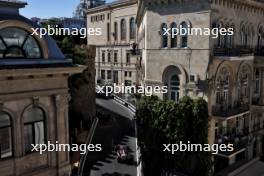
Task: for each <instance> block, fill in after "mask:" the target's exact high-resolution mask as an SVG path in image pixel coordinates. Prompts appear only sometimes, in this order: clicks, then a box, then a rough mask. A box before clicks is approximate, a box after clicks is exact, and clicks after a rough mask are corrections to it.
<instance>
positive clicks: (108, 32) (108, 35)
mask: <svg viewBox="0 0 264 176" xmlns="http://www.w3.org/2000/svg"><path fill="white" fill-rule="evenodd" d="M107 41H110V23H107Z"/></svg>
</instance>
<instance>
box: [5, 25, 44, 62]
mask: <svg viewBox="0 0 264 176" xmlns="http://www.w3.org/2000/svg"><path fill="white" fill-rule="evenodd" d="M41 57H42V53H41V49H40V46H39V44H38V42H37V41H36V39H35V38H34V37H33V36H32V35H31V33H29V32H27V31H25V30H22V29H19V28H15V27H8V28H4V29H0V58H15V59H18V58H33V59H34V58H41Z"/></svg>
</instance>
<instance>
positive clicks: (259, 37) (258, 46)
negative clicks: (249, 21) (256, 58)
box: [257, 27, 263, 51]
mask: <svg viewBox="0 0 264 176" xmlns="http://www.w3.org/2000/svg"><path fill="white" fill-rule="evenodd" d="M262 33H263V28H262V27H260V28H259V30H258V45H257V49H258V50H259V51H260V50H261V48H262V42H263V41H262V39H263V36H262V35H263V34H262Z"/></svg>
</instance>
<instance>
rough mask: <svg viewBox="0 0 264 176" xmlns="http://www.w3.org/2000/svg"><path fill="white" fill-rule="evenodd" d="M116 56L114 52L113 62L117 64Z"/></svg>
mask: <svg viewBox="0 0 264 176" xmlns="http://www.w3.org/2000/svg"><path fill="white" fill-rule="evenodd" d="M117 62H118V58H117V52H115V53H114V63H115V64H117Z"/></svg>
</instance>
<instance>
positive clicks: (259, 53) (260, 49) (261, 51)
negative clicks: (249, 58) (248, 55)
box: [255, 47, 264, 56]
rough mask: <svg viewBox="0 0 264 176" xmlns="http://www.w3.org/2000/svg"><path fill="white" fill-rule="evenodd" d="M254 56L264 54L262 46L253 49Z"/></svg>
mask: <svg viewBox="0 0 264 176" xmlns="http://www.w3.org/2000/svg"><path fill="white" fill-rule="evenodd" d="M255 56H264V47H262V48H256V49H255Z"/></svg>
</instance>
